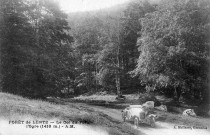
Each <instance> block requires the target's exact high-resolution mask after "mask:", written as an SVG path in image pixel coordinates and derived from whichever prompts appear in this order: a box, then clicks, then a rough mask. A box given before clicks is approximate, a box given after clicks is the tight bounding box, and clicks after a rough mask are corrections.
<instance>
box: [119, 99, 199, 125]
mask: <svg viewBox="0 0 210 135" xmlns="http://www.w3.org/2000/svg"><path fill="white" fill-rule="evenodd" d="M154 108H155V109H157V110H160V111H165V112H167V111H168V110H167V106H166V105H160V106H156V107H155V106H154V101H147V102H145V103H144V104H142V105H130V106H129V107H126V108H125V109H124V110H122V119H123V121H133V122H134V125H136V126H138V125H139V123H145V124H148V125H150V126H151V127H155V121H156V119H157V118H158V116H157V115H155V114H152V112H153V111H152V110H153V109H154ZM182 114H183V115H184V116H196V114H195V112H194V110H193V109H186V110H184V111H183V113H182Z"/></svg>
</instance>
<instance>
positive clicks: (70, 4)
mask: <svg viewBox="0 0 210 135" xmlns="http://www.w3.org/2000/svg"><path fill="white" fill-rule="evenodd" d="M126 1H129V0H59V2H60V6H61V8H62V10H63V11H65V12H80V11H92V10H98V9H103V8H107V7H111V6H114V5H118V4H121V3H124V2H126Z"/></svg>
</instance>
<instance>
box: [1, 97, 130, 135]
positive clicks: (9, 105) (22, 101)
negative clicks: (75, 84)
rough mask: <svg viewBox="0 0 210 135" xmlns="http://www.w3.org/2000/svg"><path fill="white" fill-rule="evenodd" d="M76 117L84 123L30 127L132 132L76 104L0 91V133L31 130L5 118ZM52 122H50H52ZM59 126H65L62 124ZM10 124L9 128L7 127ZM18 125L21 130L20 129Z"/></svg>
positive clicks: (76, 134)
mask: <svg viewBox="0 0 210 135" xmlns="http://www.w3.org/2000/svg"><path fill="white" fill-rule="evenodd" d="M18 120H21V121H28V120H30V121H48V122H49V121H52V122H55V121H79V122H81V123H85V124H81V125H80V124H78V125H77V124H74V126H75V129H74V130H73V129H66V128H62V129H54V128H50V130H49V129H48V128H47V129H44V128H43V129H39V128H37V129H36V130H34V129H33V134H39V135H41V134H45V135H46V134H47V135H48V134H50V135H54V134H55V135H57V134H58V133H59V135H63V134H66V133H68V132H69V131H71V135H80V134H81V133H83V134H87V133H90V134H91V135H97V134H98V133H99V132H100V134H101V135H108V134H110V135H112V134H115V135H122V134H124V135H126V134H133V133H132V132H133V131H132V130H131V128H129V126H128V125H124V124H121V122H118V121H114V120H112V119H110V118H109V117H107V115H104V114H103V113H99V112H93V111H92V110H88V109H87V108H86V109H84V108H81V107H80V106H79V105H76V104H74V105H73V104H53V103H49V102H46V101H41V100H30V99H27V98H23V97H20V96H16V95H12V94H7V93H0V129H1V130H0V135H12V134H19V135H20V134H21V135H22V134H32V133H31V131H32V129H30V128H25V126H26V125H24V124H23V125H20V124H19V125H11V124H8V123H9V121H18ZM52 126H53V125H52ZM63 126H66V125H65V124H64V125H63ZM12 128H13V130H11V129H12ZM20 129H21V130H20Z"/></svg>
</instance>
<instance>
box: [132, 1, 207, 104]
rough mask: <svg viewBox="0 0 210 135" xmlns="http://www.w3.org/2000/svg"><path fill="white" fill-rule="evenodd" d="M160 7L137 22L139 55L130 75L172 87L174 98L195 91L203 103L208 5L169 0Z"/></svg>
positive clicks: (143, 80) (205, 81)
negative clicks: (139, 28) (139, 35)
mask: <svg viewBox="0 0 210 135" xmlns="http://www.w3.org/2000/svg"><path fill="white" fill-rule="evenodd" d="M162 5H164V6H159V7H158V8H159V9H158V11H156V12H154V13H150V14H147V15H146V16H145V18H143V19H141V24H142V31H141V33H142V35H141V37H139V39H138V43H137V44H138V46H139V52H140V56H139V59H138V65H137V67H136V69H135V70H134V71H133V73H134V75H137V76H139V77H140V80H141V83H144V84H147V85H148V84H151V85H153V86H155V87H159V88H163V87H167V88H169V87H173V88H174V89H175V92H176V93H177V98H178V99H179V97H180V94H181V93H182V92H188V93H190V92H192V93H193V92H194V93H195V92H196V91H199V92H202V93H203V96H202V98H204V100H206V99H207V97H206V92H208V91H209V90H208V88H207V84H208V75H207V73H208V68H209V53H208V52H209V40H208V39H209V20H208V17H209V11H210V10H209V2H208V1H197V0H190V1H170V2H169V3H167V4H164V3H163V4H162ZM195 84H198V85H195ZM202 90H203V91H202ZM204 91H205V92H204ZM204 93H205V94H204ZM195 95H197V93H196V94H195ZM207 95H208V94H207Z"/></svg>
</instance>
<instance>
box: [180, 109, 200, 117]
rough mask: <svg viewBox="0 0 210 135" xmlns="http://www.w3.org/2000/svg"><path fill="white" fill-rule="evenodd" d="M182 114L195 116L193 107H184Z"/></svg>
mask: <svg viewBox="0 0 210 135" xmlns="http://www.w3.org/2000/svg"><path fill="white" fill-rule="evenodd" d="M182 114H183V115H184V116H197V115H196V113H195V112H194V110H193V109H186V110H184V111H183V113H182Z"/></svg>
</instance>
